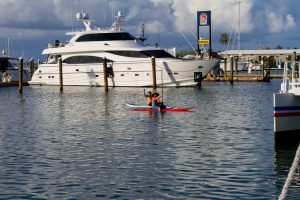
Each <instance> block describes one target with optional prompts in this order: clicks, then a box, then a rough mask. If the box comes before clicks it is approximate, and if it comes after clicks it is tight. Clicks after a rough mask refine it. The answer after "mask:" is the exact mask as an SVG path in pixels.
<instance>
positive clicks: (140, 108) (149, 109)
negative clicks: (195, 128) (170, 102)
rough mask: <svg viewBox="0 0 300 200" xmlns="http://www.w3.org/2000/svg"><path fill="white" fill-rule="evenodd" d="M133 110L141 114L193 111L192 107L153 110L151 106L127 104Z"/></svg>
mask: <svg viewBox="0 0 300 200" xmlns="http://www.w3.org/2000/svg"><path fill="white" fill-rule="evenodd" d="M126 105H127V106H128V107H130V108H131V110H132V111H140V112H186V111H191V109H192V107H183V108H179V107H166V108H164V109H152V107H151V106H137V105H133V104H126Z"/></svg>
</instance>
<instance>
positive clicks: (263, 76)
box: [261, 56, 265, 81]
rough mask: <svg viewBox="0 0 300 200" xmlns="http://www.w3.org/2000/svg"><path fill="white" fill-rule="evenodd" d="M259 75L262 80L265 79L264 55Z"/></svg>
mask: <svg viewBox="0 0 300 200" xmlns="http://www.w3.org/2000/svg"><path fill="white" fill-rule="evenodd" d="M261 76H262V81H264V80H265V56H262V66H261Z"/></svg>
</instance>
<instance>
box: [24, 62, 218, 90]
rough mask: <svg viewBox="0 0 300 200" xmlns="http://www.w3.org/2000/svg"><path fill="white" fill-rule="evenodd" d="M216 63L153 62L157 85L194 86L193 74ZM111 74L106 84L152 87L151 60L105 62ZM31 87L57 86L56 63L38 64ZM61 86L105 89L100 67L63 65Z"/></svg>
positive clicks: (210, 67) (57, 73)
mask: <svg viewBox="0 0 300 200" xmlns="http://www.w3.org/2000/svg"><path fill="white" fill-rule="evenodd" d="M218 63H219V60H217V59H211V60H175V59H174V60H172V59H171V60H163V59H156V82H157V85H158V86H161V85H163V86H165V87H187V86H195V85H196V84H197V82H195V81H194V73H195V72H202V76H203V77H204V76H206V75H207V74H208V72H210V70H211V69H212V68H213V67H214V66H216V65H217V64H218ZM108 67H112V69H113V73H111V74H109V75H111V76H109V78H108V85H109V86H113V87H151V86H152V85H153V76H152V75H153V74H152V63H151V60H150V59H149V60H144V61H127V62H113V63H108ZM29 84H30V85H59V69H58V64H41V65H40V66H39V68H38V69H37V70H36V71H35V73H34V75H33V77H32V80H31V81H29ZM63 84H64V85H70V86H104V76H103V64H102V63H99V64H63Z"/></svg>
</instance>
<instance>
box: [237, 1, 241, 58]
mask: <svg viewBox="0 0 300 200" xmlns="http://www.w3.org/2000/svg"><path fill="white" fill-rule="evenodd" d="M238 4H239V21H238V51H239V56H240V54H241V2H240V1H239V2H238Z"/></svg>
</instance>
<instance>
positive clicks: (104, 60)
mask: <svg viewBox="0 0 300 200" xmlns="http://www.w3.org/2000/svg"><path fill="white" fill-rule="evenodd" d="M103 78H104V87H105V92H108V82H107V59H106V57H104V59H103Z"/></svg>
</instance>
